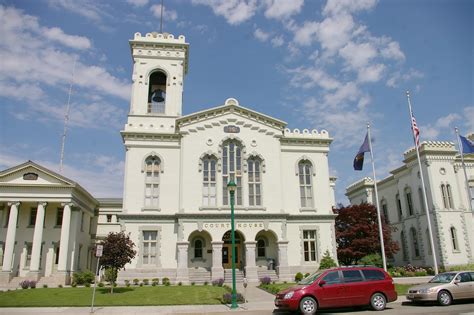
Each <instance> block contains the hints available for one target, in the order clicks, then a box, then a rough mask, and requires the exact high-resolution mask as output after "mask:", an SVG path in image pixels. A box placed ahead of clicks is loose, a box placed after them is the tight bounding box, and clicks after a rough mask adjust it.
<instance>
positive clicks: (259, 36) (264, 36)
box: [253, 28, 270, 42]
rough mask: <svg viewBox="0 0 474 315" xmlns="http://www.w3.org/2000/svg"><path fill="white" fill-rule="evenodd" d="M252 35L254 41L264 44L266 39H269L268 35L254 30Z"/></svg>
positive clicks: (259, 30)
mask: <svg viewBox="0 0 474 315" xmlns="http://www.w3.org/2000/svg"><path fill="white" fill-rule="evenodd" d="M253 35H254V36H255V38H256V39H258V40H259V41H261V42H266V41H267V40H268V38H269V37H270V33H266V32H265V31H263V30H261V29H259V28H256V29H255V31H254V32H253Z"/></svg>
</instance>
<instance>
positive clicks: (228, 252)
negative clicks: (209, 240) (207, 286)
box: [222, 230, 245, 269]
mask: <svg viewBox="0 0 474 315" xmlns="http://www.w3.org/2000/svg"><path fill="white" fill-rule="evenodd" d="M222 241H223V242H224V244H223V245H222V267H224V269H231V268H232V234H231V231H230V230H229V231H227V232H225V233H224V236H223V237H222ZM244 241H245V239H244V236H243V235H242V233H240V232H239V231H235V260H234V261H235V268H237V269H241V268H242V267H243V266H244V265H245V257H243V255H242V253H243V250H242V247H243V244H244Z"/></svg>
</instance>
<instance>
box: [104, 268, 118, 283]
mask: <svg viewBox="0 0 474 315" xmlns="http://www.w3.org/2000/svg"><path fill="white" fill-rule="evenodd" d="M104 279H105V281H107V282H110V283H114V282H115V280H117V269H115V268H106V269H105V272H104Z"/></svg>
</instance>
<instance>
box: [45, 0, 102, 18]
mask: <svg viewBox="0 0 474 315" xmlns="http://www.w3.org/2000/svg"><path fill="white" fill-rule="evenodd" d="M48 3H49V5H51V6H53V7H55V8H58V9H62V10H67V11H70V12H73V13H75V14H78V15H80V16H83V17H85V18H87V19H89V20H92V21H94V22H101V21H102V16H103V15H104V14H105V11H104V10H103V8H101V7H100V6H99V3H97V2H96V1H90V0H48Z"/></svg>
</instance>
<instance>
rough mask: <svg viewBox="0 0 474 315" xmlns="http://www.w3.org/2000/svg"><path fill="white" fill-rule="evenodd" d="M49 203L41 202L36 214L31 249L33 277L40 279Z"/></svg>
mask: <svg viewBox="0 0 474 315" xmlns="http://www.w3.org/2000/svg"><path fill="white" fill-rule="evenodd" d="M46 205H47V203H46V202H39V203H38V210H37V212H36V221H35V231H34V232H33V247H32V249H31V263H30V273H32V275H31V276H33V277H36V278H37V279H38V278H39V269H40V260H41V244H42V242H43V225H44V213H45V208H46Z"/></svg>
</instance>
